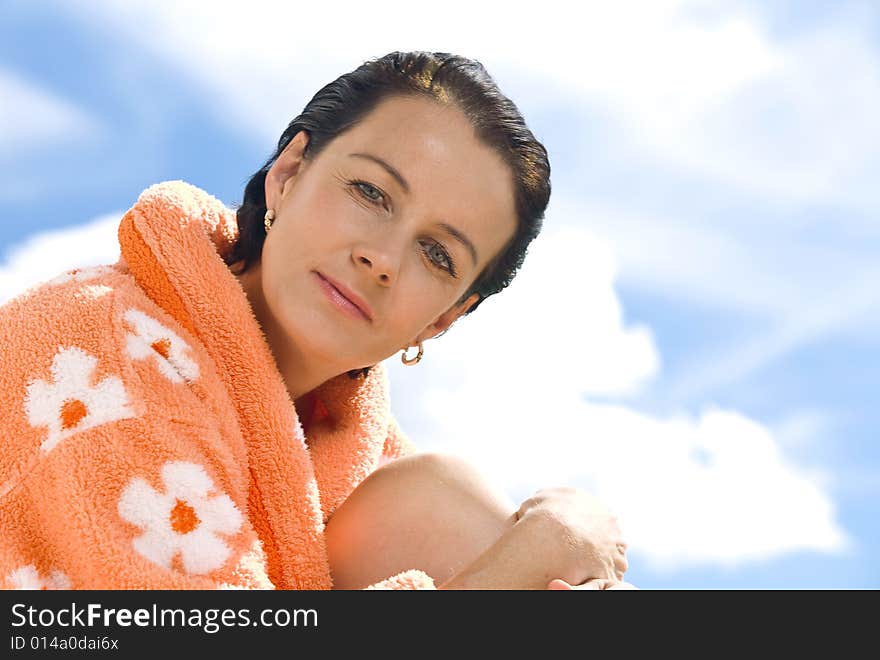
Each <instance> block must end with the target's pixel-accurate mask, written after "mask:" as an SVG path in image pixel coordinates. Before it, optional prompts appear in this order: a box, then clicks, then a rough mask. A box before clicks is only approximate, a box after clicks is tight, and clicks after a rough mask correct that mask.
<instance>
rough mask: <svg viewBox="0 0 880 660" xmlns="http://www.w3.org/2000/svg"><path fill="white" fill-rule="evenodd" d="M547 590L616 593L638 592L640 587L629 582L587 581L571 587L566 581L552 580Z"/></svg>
mask: <svg viewBox="0 0 880 660" xmlns="http://www.w3.org/2000/svg"><path fill="white" fill-rule="evenodd" d="M547 589H548V590H550V591H569V590H583V591H616V590H621V591H624V590H636V591H637V590H638V587H637V586H635V585H632V584H630V583H629V582H615V581H613V580H587V581H586V582H584V583H583V584H575V585H571V584H569V583H568V582H566V581H565V580H559V579H556V580H551V581H550V584H548V585H547Z"/></svg>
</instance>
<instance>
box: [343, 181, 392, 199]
mask: <svg viewBox="0 0 880 660" xmlns="http://www.w3.org/2000/svg"><path fill="white" fill-rule="evenodd" d="M351 184H352V185H353V186H356V187H357V189H358V190H359V191H360V193H361V197H364V198H366V200H367V201H368V202H370V203H371V204H376V203H378V202H383V201H385V193H383V192H382V191H381V190H379V189H378V188H377V187H376V186H374V185H373V184H371V183H367V182H366V181H352V182H351Z"/></svg>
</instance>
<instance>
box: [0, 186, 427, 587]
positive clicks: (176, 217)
mask: <svg viewBox="0 0 880 660" xmlns="http://www.w3.org/2000/svg"><path fill="white" fill-rule="evenodd" d="M236 233H237V226H236V223H235V214H234V212H233V211H231V210H229V209H227V208H226V207H225V206H224V205H223V204H222V203H221V202H220V201H219V200H217V199H215V198H214V197H212V196H210V195H208V194H207V193H206V192H204V191H202V190H200V189H198V188H196V187H194V186H191V185H189V184H187V183H184V182H182V181H173V182H166V183H161V184H157V185H155V186H152V187H150V188H148V189H147V190H145V191H144V192H143V193H142V194H141V196H140V197H139V199H138V201H137V203H136V204H135V205H134V206H133V207H132V208H131V209H130V210H129V211H128V212H127V213H126V214H125V216H124V217H123V218H122V221H121V223H120V226H119V243H120V246H121V258H120V260H119V262H118V263H116V264H115V265H112V266H102V267H97V268H91V269H83V270H77V271H72V272H70V273H67V274H65V275H63V276H60V277H58V278H56V279H55V280H52V281H51V282H48V283H46V284H43V285H41V286H40V287H38V288H36V289H33V290H31V291H29V292H27V293H26V294H23V295H22V296H19V297H18V298H16V299H14V300H12V301H10V302H9V303H7V304H6V305H5V306H3V307H2V308H0V328H2V338H3V339H2V341H3V348H2V354H0V392H2V396H3V405H2V407H0V430H2V433H3V445H2V450H0V587H3V588H7V589H9V588H16V587H25V588H27V587H31V588H64V589H67V588H73V589H77V588H88V589H133V588H147V589H178V588H179V589H211V588H217V587H233V588H269V589H271V588H278V589H329V588H330V587H331V577H330V571H329V566H328V561H327V552H326V546H325V541H324V533H323V531H324V523H325V522H326V521H327V520H328V519H329V516H330V515H331V514H332V513H333V511H334V510H335V509H336V507H337V506H338V505H339V504H340V503H341V502H343V501H344V500H345V499H346V497H348V495H349V494H350V493H351V492H352V490H353V489H354V488H355V487H356V486H357V485H358V484H359V483H361V482H362V481H363V480H364V478H365V477H366V476H367V475H368V474H370V472H372V471H373V470H374V469H376V467H377V466H378V465H380V464H381V463H382V462H384V461H387V460H390V459H393V458H395V457H397V456H400V455H402V454H404V453H406V452H408V451H411V450H412V447H411V445H410V444H409V443H408V441H407V440H406V439H405V437H404V436H403V434H402V433H401V432H400V429H399V427H398V426H397V424H396V423H395V421H394V419H393V417H392V416H391V413H390V409H389V401H388V382H387V376H386V373H385V371H384V369H383V368H382V367H381V365H380V366H378V367H376V368H374V369H372V370H371V371H370V374H369V376H368V377H367V378H366V379H364V378H362V377H361V378H358V379H356V380H353V379H351V378H349V377H348V375H347V374H343V375H341V376H338V377H336V378H334V379H332V380H330V381H328V382H327V383H325V384H323V385H322V386H321V387H319V388H318V389H317V390H316V391H315V393H316V397H315V410H314V411H313V414H312V419H311V421H310V422H309V427H308V428H306V429H305V430H304V429H303V428H302V426H301V424H300V422H299V419H298V417H297V413H296V410H295V407H294V405H293V403H292V402H291V400H290V397H289V395H288V393H287V390H286V388H285V386H284V383H283V380H282V378H281V375H280V374H279V372H278V369H277V367H276V365H275V363H274V360H273V358H272V355H271V353H270V350H269V347H268V345H267V343H266V341H265V338H264V336H263V334H262V332H261V329H260V327H259V325H258V323H257V321H256V319H255V318H254V316H253V313H252V311H251V308H250V306H249V304H248V301H247V298H246V296H245V294H244V291H243V290H242V288H241V286H240V285H239V283H238V281H237V280H236V279H235V277H234V276H233V275H232V274H231V273H230V271H229V270H228V268H227V267H226V265H225V264H224V262H223V260H222V256H223V255H224V254H227V253H228V250H229V249H230V248H231V246H232V244H233V242H234V240H235V237H236ZM374 587H375V588H393V589H400V588H407V589H414V588H428V589H430V588H433V587H434V585H433V582H432V580H431V578H430V577H429V576H428V575H426V574H425V573H423V572H421V571H419V570H410V571H405V572H404V573H401V574H400V575H396V576H392V577H389V578H388V579H387V580H384V581H383V582H381V583H379V584H377V585H374Z"/></svg>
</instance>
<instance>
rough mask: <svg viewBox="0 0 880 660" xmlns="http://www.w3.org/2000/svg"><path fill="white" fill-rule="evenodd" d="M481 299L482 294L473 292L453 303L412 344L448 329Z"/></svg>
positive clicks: (414, 344)
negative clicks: (464, 298) (460, 301)
mask: <svg viewBox="0 0 880 660" xmlns="http://www.w3.org/2000/svg"><path fill="white" fill-rule="evenodd" d="M479 299H480V294H478V293H472V294H471V295H470V296H468V298H467V299H466V300H465V301H464V302H462V303H460V304H458V305H453V306H452V307H450V308H449V309H448V310H446V311H445V312H443V314H441V315H440V316H438V317H437V320H436V321H434V322H433V323H432V324H430V325H429V326H428V327H427V328H425V329H424V330H422V331H421V332H420V333H419V335H418V336H417V337H416V338H415V341H413V342H412V343H410V346H416V345H418V343H419V342H420V341H421V342H424V341H427V340H428V339H431V338H432V337H436V336H437V335H439V334H440V333H441V332H443V331H444V330H448V329H449V327H450V326H451V325H452V324H453V323H455V321H456V320H457V319H458V318H459V317H460V316H461V315H462V314H464V313H465V312H467V311H468V310H469V309H470V308H471V307H472V306H473V305H474V304H475V303H476V302H477V301H478V300H479Z"/></svg>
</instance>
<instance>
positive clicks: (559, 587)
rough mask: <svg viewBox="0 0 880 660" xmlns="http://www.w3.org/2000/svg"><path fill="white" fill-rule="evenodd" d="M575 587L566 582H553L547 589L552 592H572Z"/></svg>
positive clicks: (557, 580)
mask: <svg viewBox="0 0 880 660" xmlns="http://www.w3.org/2000/svg"><path fill="white" fill-rule="evenodd" d="M573 588H574V587H572V586H571V585H570V584H569V583H568V582H566V581H565V580H559V579H556V580H551V581H550V584H548V585H547V589H549V590H550V591H571V590H572V589H573Z"/></svg>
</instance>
